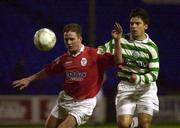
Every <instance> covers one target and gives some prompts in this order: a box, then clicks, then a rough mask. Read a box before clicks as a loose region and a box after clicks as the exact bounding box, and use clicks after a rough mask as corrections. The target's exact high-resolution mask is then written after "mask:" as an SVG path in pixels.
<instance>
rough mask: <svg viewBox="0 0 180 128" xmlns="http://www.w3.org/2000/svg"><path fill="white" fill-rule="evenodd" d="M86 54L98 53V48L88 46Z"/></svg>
mask: <svg viewBox="0 0 180 128" xmlns="http://www.w3.org/2000/svg"><path fill="white" fill-rule="evenodd" d="M85 52H97V48H94V47H89V46H86V47H85Z"/></svg>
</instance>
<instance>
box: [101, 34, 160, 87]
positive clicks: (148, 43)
mask: <svg viewBox="0 0 180 128" xmlns="http://www.w3.org/2000/svg"><path fill="white" fill-rule="evenodd" d="M121 47H122V56H123V59H124V62H125V65H124V66H123V67H122V68H121V69H120V70H119V71H118V73H117V75H118V77H119V78H120V80H122V81H128V82H130V76H131V75H132V74H136V76H137V79H136V81H135V82H134V83H135V84H141V85H143V84H149V83H152V82H155V81H156V80H157V77H158V73H159V54H158V48H157V45H156V44H155V43H154V42H153V41H152V40H151V39H150V38H149V36H148V35H147V38H146V39H145V40H143V41H136V40H128V39H125V38H121ZM98 49H99V50H101V51H103V52H110V53H112V54H114V40H110V41H109V42H107V43H105V44H104V45H102V46H99V47H98Z"/></svg>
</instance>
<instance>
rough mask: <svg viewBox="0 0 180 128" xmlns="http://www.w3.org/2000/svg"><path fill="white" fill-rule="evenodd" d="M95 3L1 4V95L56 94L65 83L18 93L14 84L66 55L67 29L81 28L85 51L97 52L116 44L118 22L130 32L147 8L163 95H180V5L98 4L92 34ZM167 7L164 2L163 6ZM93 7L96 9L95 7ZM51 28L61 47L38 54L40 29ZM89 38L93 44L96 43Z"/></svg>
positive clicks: (41, 0) (42, 0) (14, 0)
mask: <svg viewBox="0 0 180 128" xmlns="http://www.w3.org/2000/svg"><path fill="white" fill-rule="evenodd" d="M90 1H91V0H89V1H88V0H1V1H0V12H1V16H0V39H1V50H0V94H1V95H7V94H8V95H9V94H57V93H58V92H59V90H60V89H61V83H62V81H63V79H62V77H58V76H57V77H55V78H49V79H46V80H42V81H36V82H34V83H32V86H29V87H28V88H26V89H24V90H22V91H19V90H18V89H13V88H12V85H11V83H12V81H14V80H16V79H19V78H22V77H23V76H28V75H30V74H33V73H35V72H37V71H39V70H40V69H42V68H43V67H44V66H45V65H46V64H48V63H50V62H51V61H52V60H53V59H55V58H56V57H57V56H58V55H60V54H61V53H63V52H65V51H66V49H65V46H64V42H63V36H62V35H63V33H62V28H63V26H64V25H66V24H67V23H78V24H80V25H81V26H82V29H83V40H84V44H85V45H91V46H92V45H93V46H94V47H96V46H98V45H101V44H104V43H105V42H106V41H108V40H110V39H111V35H110V33H111V29H112V26H113V24H114V22H115V21H118V22H120V23H121V24H122V26H123V29H124V32H125V33H126V32H128V31H129V18H128V16H129V13H130V10H131V9H132V8H135V7H143V8H145V9H146V10H147V11H148V12H149V14H150V26H149V30H148V34H149V36H150V37H151V39H152V40H153V41H154V42H155V43H156V44H157V45H158V47H159V52H160V74H159V79H158V87H159V95H178V93H179V83H180V82H179V80H180V78H179V77H180V73H179V71H180V66H179V64H180V50H179V48H180V41H179V34H180V5H175V4H160V5H159V4H146V3H144V2H142V1H141V0H122V1H120V0H104V1H102V0H101V1H100V0H96V1H95V2H96V3H95V12H94V13H95V18H94V19H93V23H94V24H95V29H93V30H92V31H90V27H91V26H90V22H92V19H91V18H90V13H89V5H90V4H89V2H90ZM162 1H163V0H162ZM91 7H92V6H91ZM44 27H47V28H50V29H52V30H53V31H54V32H55V33H56V36H57V43H56V46H55V47H54V48H53V49H52V50H51V51H49V52H42V51H39V50H37V49H36V48H35V46H34V44H33V36H34V33H35V31H37V30H38V29H40V28H44ZM90 32H93V33H91V34H93V36H94V39H93V40H94V41H93V42H91V39H90V36H89V35H90ZM115 71H116V69H111V70H108V71H107V76H108V79H107V81H106V82H105V85H104V92H105V95H109V96H110V97H111V96H114V94H115V92H116V86H117V83H118V80H117V78H116V74H115Z"/></svg>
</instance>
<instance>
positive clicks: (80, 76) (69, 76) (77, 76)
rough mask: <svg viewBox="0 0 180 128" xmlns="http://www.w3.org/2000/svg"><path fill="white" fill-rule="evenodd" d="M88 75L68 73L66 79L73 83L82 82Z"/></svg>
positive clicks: (84, 73)
mask: <svg viewBox="0 0 180 128" xmlns="http://www.w3.org/2000/svg"><path fill="white" fill-rule="evenodd" d="M86 75H87V72H80V71H75V72H66V78H67V79H68V80H71V81H82V80H83V79H84V78H85V77H86Z"/></svg>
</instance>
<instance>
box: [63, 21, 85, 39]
mask: <svg viewBox="0 0 180 128" xmlns="http://www.w3.org/2000/svg"><path fill="white" fill-rule="evenodd" d="M69 31H71V32H76V33H77V35H79V36H81V35H82V29H81V26H80V25H79V24H67V25H66V26H64V29H63V33H64V32H69Z"/></svg>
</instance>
